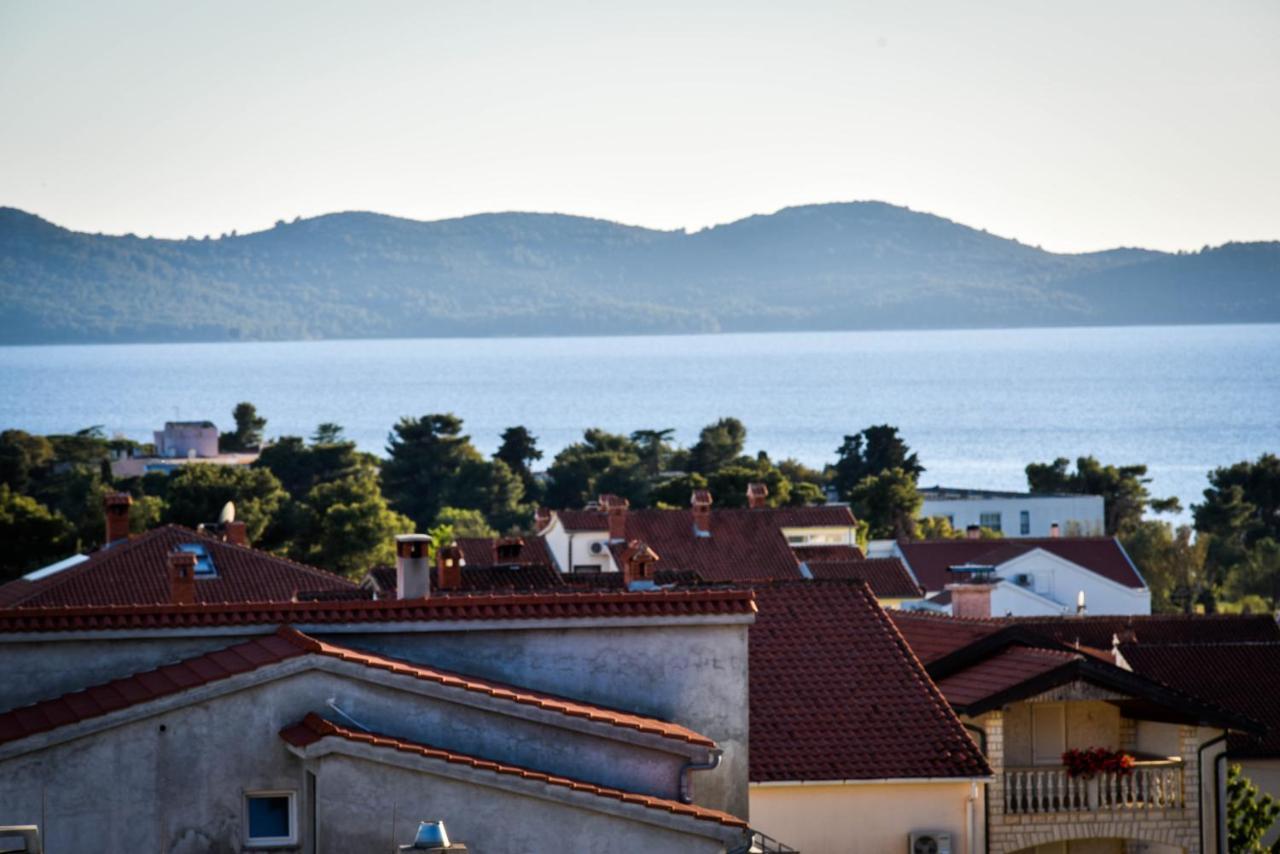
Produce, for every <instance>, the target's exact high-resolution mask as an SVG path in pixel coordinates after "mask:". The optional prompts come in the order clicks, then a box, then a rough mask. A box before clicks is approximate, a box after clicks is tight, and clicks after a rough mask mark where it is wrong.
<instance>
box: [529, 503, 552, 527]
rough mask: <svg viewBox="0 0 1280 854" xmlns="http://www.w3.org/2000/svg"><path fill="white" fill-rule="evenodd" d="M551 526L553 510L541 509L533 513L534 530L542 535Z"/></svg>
mask: <svg viewBox="0 0 1280 854" xmlns="http://www.w3.org/2000/svg"><path fill="white" fill-rule="evenodd" d="M550 524H551V508H549V507H539V508H538V509H537V510H534V511H533V528H534V530H535V531H538V532H539V533H541V532H542V531H543V530H545V529H546V527H547V526H548V525H550Z"/></svg>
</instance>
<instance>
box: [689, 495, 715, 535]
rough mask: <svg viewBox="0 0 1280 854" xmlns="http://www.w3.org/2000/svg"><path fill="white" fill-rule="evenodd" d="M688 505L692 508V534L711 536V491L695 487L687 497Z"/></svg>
mask: <svg viewBox="0 0 1280 854" xmlns="http://www.w3.org/2000/svg"><path fill="white" fill-rule="evenodd" d="M689 506H690V507H692V508H693V535H694V536H695V537H709V536H711V492H710V491H709V490H706V489H695V490H694V491H693V495H692V496H690V498H689Z"/></svg>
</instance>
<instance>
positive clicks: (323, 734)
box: [280, 714, 747, 828]
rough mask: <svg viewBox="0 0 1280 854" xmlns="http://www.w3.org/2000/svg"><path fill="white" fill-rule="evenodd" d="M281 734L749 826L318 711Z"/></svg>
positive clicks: (294, 740) (301, 744)
mask: <svg viewBox="0 0 1280 854" xmlns="http://www.w3.org/2000/svg"><path fill="white" fill-rule="evenodd" d="M280 737H281V738H282V739H284V741H286V742H287V743H289V744H292V745H293V746H295V747H298V748H305V747H308V746H310V745H312V744H315V743H316V742H318V741H320V740H321V739H324V738H343V739H346V740H347V741H353V742H357V743H360V744H368V745H371V746H373V747H381V748H386V749H388V750H396V751H399V752H401V753H409V754H414V755H417V756H421V757H423V758H425V759H437V760H440V761H442V762H448V763H451V764H455V765H466V766H468V767H471V768H475V769H476V770H479V771H490V772H493V773H495V774H504V775H509V776H512V777H519V778H520V779H523V780H534V781H537V782H539V783H545V784H547V785H550V786H559V787H562V788H565V789H571V790H573V791H575V792H585V793H587V794H591V795H597V796H599V797H602V798H609V799H611V800H615V801H621V802H623V803H628V804H636V805H639V806H643V807H648V808H649V809H655V810H661V811H663V812H667V813H671V814H673V815H680V816H686V817H688V818H695V819H700V820H702V821H711V822H715V823H717V824H723V825H728V826H730V827H741V828H745V827H746V826H747V823H746V822H744V821H743V820H742V819H740V818H738V817H736V816H732V815H729V814H728V813H725V812H720V811H719V810H712V809H707V808H706V807H700V806H695V805H693V804H683V803H680V802H678V801H672V800H668V799H666V798H655V797H653V796H651V795H640V794H637V793H635V792H628V791H625V790H623V789H614V788H611V787H608V786H597V785H595V784H593V783H584V782H582V781H580V780H573V779H570V778H568V777H558V776H555V775H552V774H546V773H543V772H541V771H535V770H533V769H530V768H522V767H520V766H517V765H509V764H507V763H505V762H495V761H493V760H489V759H482V758H479V757H476V756H471V755H468V754H465V753H458V752H456V751H452V750H442V749H441V748H438V747H432V746H431V745H429V744H423V743H421V742H415V741H408V740H405V739H402V738H394V737H391V736H387V735H379V734H376V733H366V732H356V731H354V730H351V729H347V728H346V727H343V726H339V725H338V724H335V723H333V722H331V721H328V720H325V719H324V718H322V717H320V716H319V715H316V714H309V715H307V716H306V718H304V719H303V720H302V721H300V722H299V723H296V724H294V725H293V726H289V727H285V728H284V729H282V730H281V731H280Z"/></svg>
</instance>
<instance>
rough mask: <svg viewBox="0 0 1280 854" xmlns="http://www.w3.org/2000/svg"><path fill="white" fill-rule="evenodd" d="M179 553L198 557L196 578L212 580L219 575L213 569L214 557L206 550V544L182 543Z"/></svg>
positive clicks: (179, 546)
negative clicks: (211, 578)
mask: <svg viewBox="0 0 1280 854" xmlns="http://www.w3.org/2000/svg"><path fill="white" fill-rule="evenodd" d="M178 551H180V552H186V553H187V554H193V555H195V556H196V578H210V577H212V576H215V575H217V574H218V571H217V570H216V569H214V567H213V557H212V556H211V555H210V554H209V552H208V551H207V550H206V549H205V547H204V543H180V544H179V545H178Z"/></svg>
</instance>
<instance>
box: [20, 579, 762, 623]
mask: <svg viewBox="0 0 1280 854" xmlns="http://www.w3.org/2000/svg"><path fill="white" fill-rule="evenodd" d="M754 612H755V607H754V605H753V603H752V598H751V592H750V591H749V590H711V589H707V590H661V591H646V592H626V591H619V592H573V593H559V592H557V593H520V594H474V595H469V594H468V595H449V596H432V597H431V598H429V599H392V600H378V601H351V602H281V603H261V602H259V603H254V602H250V603H245V604H218V605H136V606H129V607H111V606H106V607H81V608H15V609H10V610H0V634H4V633H11V632H21V633H26V632H62V631H115V630H134V629H178V628H196V627H208V626H228V625H244V626H248V625H262V624H271V623H275V624H279V623H305V624H333V623H386V622H422V621H456V620H466V621H472V620H541V619H546V620H556V619H570V620H571V619H594V618H624V617H629V618H645V617H671V616H689V617H696V616H728V615H750V614H752V613H754Z"/></svg>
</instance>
